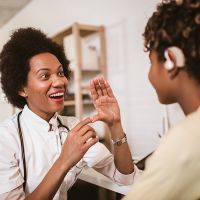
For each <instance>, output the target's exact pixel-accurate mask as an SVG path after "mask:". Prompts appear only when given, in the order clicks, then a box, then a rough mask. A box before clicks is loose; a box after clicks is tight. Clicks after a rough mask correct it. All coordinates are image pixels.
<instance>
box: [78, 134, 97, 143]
mask: <svg viewBox="0 0 200 200" xmlns="http://www.w3.org/2000/svg"><path fill="white" fill-rule="evenodd" d="M94 138H97V135H96V133H95V132H94V131H88V132H87V133H85V134H84V135H83V136H82V138H81V142H82V144H84V143H86V142H89V141H90V140H92V139H94ZM97 139H98V138H97Z"/></svg>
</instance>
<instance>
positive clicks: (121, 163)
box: [110, 123, 134, 174]
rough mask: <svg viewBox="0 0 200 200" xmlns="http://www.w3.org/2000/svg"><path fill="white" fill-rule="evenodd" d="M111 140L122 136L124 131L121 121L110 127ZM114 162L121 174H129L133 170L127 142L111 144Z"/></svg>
mask: <svg viewBox="0 0 200 200" xmlns="http://www.w3.org/2000/svg"><path fill="white" fill-rule="evenodd" d="M110 131H111V138H112V140H118V139H121V138H123V137H124V136H125V135H124V132H123V129H122V125H121V123H117V124H115V125H113V126H112V127H110ZM113 153H114V162H115V165H116V167H117V169H118V171H119V172H121V173H123V174H130V173H132V172H133V171H134V164H133V161H132V156H131V152H130V149H129V146H128V143H127V142H125V143H123V144H121V145H119V146H118V145H116V144H115V145H113Z"/></svg>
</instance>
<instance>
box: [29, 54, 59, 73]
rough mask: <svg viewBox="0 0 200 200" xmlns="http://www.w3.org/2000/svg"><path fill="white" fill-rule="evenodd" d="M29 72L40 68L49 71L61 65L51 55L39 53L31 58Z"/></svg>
mask: <svg viewBox="0 0 200 200" xmlns="http://www.w3.org/2000/svg"><path fill="white" fill-rule="evenodd" d="M29 65H30V70H36V71H37V70H38V69H41V68H45V69H46V68H47V69H51V68H54V67H59V66H60V65H61V63H60V62H59V60H58V59H57V57H56V56H55V55H53V54H51V53H48V52H47V53H41V54H37V55H35V56H33V57H32V58H31V59H30V62H29Z"/></svg>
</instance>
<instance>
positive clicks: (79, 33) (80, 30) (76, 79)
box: [52, 23, 110, 146]
mask: <svg viewBox="0 0 200 200" xmlns="http://www.w3.org/2000/svg"><path fill="white" fill-rule="evenodd" d="M92 34H94V38H96V37H98V41H99V43H98V47H99V55H98V56H99V59H98V63H99V66H98V69H96V68H92V67H91V69H83V67H82V65H83V64H82V62H83V61H82V60H83V59H82V56H83V52H82V46H81V45H82V42H81V41H82V39H83V38H84V39H85V38H86V37H88V36H90V35H92ZM70 35H72V36H73V40H74V43H73V44H74V48H75V59H74V60H73V61H74V63H75V65H73V66H74V67H75V68H74V69H73V70H72V79H73V83H74V91H73V92H74V95H72V96H71V97H68V98H67V99H66V100H65V102H64V106H65V108H64V110H66V109H68V111H69V113H70V114H71V112H72V110H73V112H75V113H74V114H75V116H76V117H77V118H78V119H82V117H83V116H84V114H86V113H85V110H84V112H83V108H84V107H85V106H91V105H93V104H92V100H91V98H90V88H89V80H88V85H85V83H84V85H83V83H82V82H83V79H84V78H88V77H87V75H88V74H90V75H92V78H94V77H96V76H97V75H100V74H101V75H103V76H104V77H105V78H106V77H107V62H106V40H105V30H104V26H94V25H86V24H80V23H74V24H72V25H71V26H69V27H67V28H66V29H64V30H62V31H60V32H59V33H57V34H55V35H54V36H53V37H52V39H53V40H54V41H55V42H57V43H58V44H59V45H61V46H63V47H64V38H65V37H66V36H70ZM92 38H93V37H92ZM90 79H91V78H90ZM72 107H73V109H72ZM105 130H106V129H105ZM105 140H107V141H106V144H107V146H109V145H108V144H110V143H109V136H108V135H106V134H105Z"/></svg>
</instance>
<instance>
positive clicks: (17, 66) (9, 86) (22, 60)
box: [0, 27, 70, 108]
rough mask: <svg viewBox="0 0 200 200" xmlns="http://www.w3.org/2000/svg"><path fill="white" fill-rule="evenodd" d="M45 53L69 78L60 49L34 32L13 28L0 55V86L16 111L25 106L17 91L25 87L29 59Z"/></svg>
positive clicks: (30, 29)
mask: <svg viewBox="0 0 200 200" xmlns="http://www.w3.org/2000/svg"><path fill="white" fill-rule="evenodd" d="M45 52H49V53H52V54H53V55H55V56H56V57H57V59H58V60H59V61H60V63H61V64H62V66H63V70H64V75H65V76H66V77H67V78H68V79H69V77H70V70H69V61H68V60H67V58H66V56H65V53H64V50H63V48H62V47H61V46H59V45H58V44H57V43H55V42H54V41H52V40H51V39H50V38H48V37H47V36H46V35H45V34H44V33H42V32H41V31H40V30H38V29H34V28H31V27H28V28H20V29H17V30H16V31H15V32H14V33H13V34H12V35H11V38H10V40H9V41H8V42H7V43H6V44H5V45H4V47H3V49H2V52H1V53H0V72H1V85H2V89H3V92H4V93H5V95H6V97H7V99H8V102H10V103H11V104H12V105H13V106H16V107H18V108H23V107H24V105H25V104H26V100H25V98H23V97H21V96H20V95H19V94H18V92H19V91H20V89H21V88H22V87H23V86H26V84H27V76H28V73H29V70H30V66H29V62H30V59H31V58H32V57H33V56H35V55H37V54H40V53H45Z"/></svg>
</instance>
